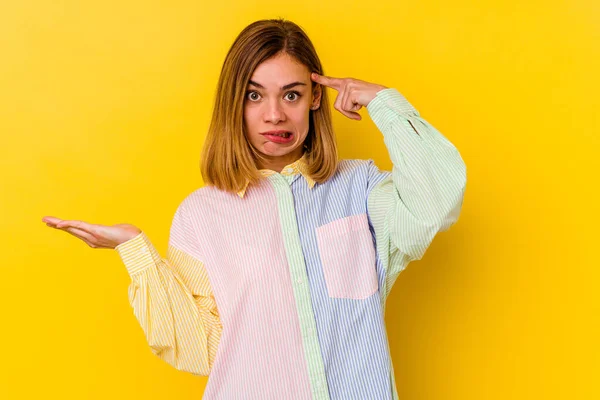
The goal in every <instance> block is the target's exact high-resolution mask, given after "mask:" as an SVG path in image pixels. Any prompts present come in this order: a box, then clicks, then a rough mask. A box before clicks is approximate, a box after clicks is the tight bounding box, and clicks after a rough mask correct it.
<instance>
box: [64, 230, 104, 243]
mask: <svg viewBox="0 0 600 400" xmlns="http://www.w3.org/2000/svg"><path fill="white" fill-rule="evenodd" d="M62 229H63V230H64V231H66V232H68V233H70V234H71V235H73V236H75V237H76V238H79V239H81V240H83V241H84V242H85V243H86V244H87V245H88V246H90V247H97V246H98V245H97V243H96V238H95V237H94V236H92V235H91V234H89V233H88V232H86V231H84V230H82V229H78V228H73V227H67V228H62Z"/></svg>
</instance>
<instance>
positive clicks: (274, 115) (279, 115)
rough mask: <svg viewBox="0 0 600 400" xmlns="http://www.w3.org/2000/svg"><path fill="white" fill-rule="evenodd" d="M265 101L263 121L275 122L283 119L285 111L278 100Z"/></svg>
mask: <svg viewBox="0 0 600 400" xmlns="http://www.w3.org/2000/svg"><path fill="white" fill-rule="evenodd" d="M265 103H266V105H265V110H264V114H263V118H264V121H265V122H271V123H273V124H277V123H278V122H279V121H282V120H285V112H284V110H283V106H282V104H281V103H280V102H279V101H277V100H274V101H269V102H265Z"/></svg>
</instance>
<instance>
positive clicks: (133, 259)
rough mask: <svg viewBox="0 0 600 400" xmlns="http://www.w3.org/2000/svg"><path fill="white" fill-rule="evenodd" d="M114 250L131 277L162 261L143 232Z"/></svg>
mask: <svg viewBox="0 0 600 400" xmlns="http://www.w3.org/2000/svg"><path fill="white" fill-rule="evenodd" d="M115 250H116V251H117V253H118V254H119V256H120V257H121V260H122V261H123V263H124V264H125V268H126V269H127V272H128V273H129V276H131V277H133V276H134V275H135V274H137V273H139V272H141V271H143V270H145V269H146V268H148V267H150V266H153V265H155V264H157V263H159V262H161V261H162V258H161V256H160V254H159V253H158V251H157V250H156V248H155V247H154V245H153V244H152V242H150V239H148V237H147V236H146V234H145V233H144V232H143V231H142V232H140V233H139V234H138V235H137V236H136V237H134V238H132V239H129V240H128V241H126V242H123V243H121V244H120V245H118V246H117V247H115Z"/></svg>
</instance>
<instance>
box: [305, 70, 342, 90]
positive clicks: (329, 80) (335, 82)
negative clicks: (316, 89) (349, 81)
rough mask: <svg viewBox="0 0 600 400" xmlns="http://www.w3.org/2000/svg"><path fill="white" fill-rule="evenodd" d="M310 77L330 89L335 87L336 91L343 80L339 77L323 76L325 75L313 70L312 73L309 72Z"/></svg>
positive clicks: (340, 86)
mask: <svg viewBox="0 0 600 400" xmlns="http://www.w3.org/2000/svg"><path fill="white" fill-rule="evenodd" d="M310 78H311V79H312V80H313V81H315V82H317V83H320V84H321V85H324V86H327V87H330V88H332V89H335V90H337V91H339V90H340V89H341V88H342V86H343V80H342V79H340V78H333V77H330V76H325V75H319V74H317V73H315V72H313V73H312V74H310Z"/></svg>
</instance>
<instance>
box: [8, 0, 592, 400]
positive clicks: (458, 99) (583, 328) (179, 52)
mask: <svg viewBox="0 0 600 400" xmlns="http://www.w3.org/2000/svg"><path fill="white" fill-rule="evenodd" d="M599 4H600V3H598V2H596V1H591V0H590V1H556V0H555V1H552V0H546V1H529V2H521V1H519V2H517V1H512V2H510V1H509V2H507V1H502V0H496V1H494V2H481V1H475V0H471V1H464V0H462V1H461V0H459V1H453V2H448V1H441V0H438V1H410V2H408V1H406V2H402V1H398V0H386V1H382V0H380V1H375V2H372V1H368V2H365V1H359V2H353V3H351V2H348V1H327V2H325V1H312V0H305V1H302V2H295V3H294V4H289V3H288V2H281V1H263V2H260V3H259V4H255V3H254V2H249V1H235V2H231V1H217V2H210V3H203V2H200V1H191V0H189V1H177V0H173V1H169V2H167V1H137V0H136V1H123V0H120V1H114V0H104V1H75V0H70V1H67V0H65V1H50V0H45V1H42V0H38V1H24V0H23V1H3V2H2V5H1V6H0V50H1V51H0V57H1V61H0V132H1V135H2V136H1V138H2V142H1V146H0V152H1V153H0V171H1V174H2V176H1V182H2V183H1V187H2V193H1V196H0V211H1V214H2V224H1V230H0V235H1V237H0V240H1V243H2V250H3V251H2V255H3V261H2V263H1V279H0V304H1V307H2V308H1V315H2V318H3V320H2V328H1V329H0V332H1V333H0V343H2V350H3V354H2V370H1V371H0V376H1V381H0V397H1V398H3V399H35V398H62V399H106V398H110V399H132V398H134V399H142V398H144V399H165V398H170V399H199V398H201V394H202V392H203V388H204V385H205V383H206V378H204V377H194V376H192V375H190V374H187V373H184V372H179V371H177V370H175V369H174V368H172V367H171V366H170V365H168V364H166V363H164V362H163V361H161V360H159V359H158V358H156V357H155V356H153V355H152V354H151V352H150V349H149V348H148V347H147V345H146V342H145V338H144V336H143V333H142V331H141V329H140V327H139V325H138V323H137V321H136V320H135V317H134V315H133V313H132V310H131V308H130V306H129V303H128V298H127V287H128V285H129V282H130V280H129V277H128V275H127V273H126V271H125V269H124V266H123V265H122V264H121V262H120V259H119V258H118V255H117V253H116V252H115V251H111V250H99V249H92V248H89V247H88V246H87V245H86V244H85V243H84V242H82V241H79V240H78V239H76V238H75V237H73V236H71V235H69V234H68V233H66V232H62V231H57V230H53V229H51V228H48V227H46V225H45V224H44V223H42V222H41V218H42V217H43V216H44V215H53V216H57V217H60V218H64V219H81V220H84V221H87V222H93V223H101V224H115V223H120V222H128V223H133V224H135V225H137V226H139V227H141V228H142V229H144V230H145V231H146V232H147V233H148V235H149V236H150V237H151V238H152V240H153V242H154V244H155V245H156V247H157V248H158V249H159V251H161V253H162V254H163V255H164V254H165V251H166V243H167V239H168V229H169V226H170V222H171V218H172V216H173V213H174V211H175V207H176V206H177V205H178V204H179V202H180V201H181V200H182V199H183V197H184V196H186V195H187V194H188V193H190V192H191V191H192V190H194V189H195V188H197V187H200V186H202V185H203V183H202V181H201V178H200V172H199V167H198V162H199V153H200V148H201V144H202V143H203V140H204V137H205V132H206V129H207V127H208V122H209V117H210V113H211V108H212V100H213V96H214V91H215V87H216V82H217V78H218V74H219V72H220V68H221V65H222V62H223V60H224V57H225V54H226V52H227V50H228V49H229V46H230V45H231V43H232V42H233V40H234V38H235V36H236V35H237V34H238V33H239V32H240V31H241V29H243V28H244V27H245V26H246V25H247V24H249V23H251V22H253V21H254V20H257V19H263V18H273V17H278V16H282V17H285V18H288V19H290V20H292V21H294V22H296V23H298V24H299V25H301V26H302V27H303V28H304V29H305V30H306V31H307V33H308V35H309V36H310V38H311V39H312V40H313V42H314V44H315V46H316V48H317V51H318V53H319V55H320V57H321V60H322V62H323V65H324V68H325V73H326V74H328V75H331V76H336V77H354V78H358V79H363V80H366V81H370V82H375V83H380V84H383V85H386V86H389V87H395V88H397V89H398V90H399V91H400V92H401V93H403V94H404V95H405V96H406V97H407V98H408V99H409V101H410V102H411V103H412V104H413V105H415V106H416V107H417V109H418V110H419V111H420V113H421V115H422V116H423V117H424V118H425V119H427V120H428V121H429V122H430V123H431V124H433V125H434V126H435V127H436V128H438V129H439V130H440V131H441V132H442V133H443V134H444V135H445V136H446V137H447V138H449V139H450V140H451V141H452V142H453V143H454V144H455V145H456V146H457V147H458V149H459V150H460V152H461V154H462V156H463V158H464V160H465V162H466V164H467V173H468V183H467V191H466V197H465V201H464V206H463V211H462V214H461V217H460V219H459V222H458V223H457V224H456V225H455V226H454V227H453V228H452V229H451V230H450V231H448V232H446V233H443V234H440V235H439V236H438V237H437V238H436V240H435V241H434V243H433V244H432V245H431V247H430V248H429V250H428V252H427V254H426V255H425V257H424V258H423V260H421V261H418V262H415V263H413V264H411V265H410V266H409V268H408V269H407V270H406V271H404V272H403V273H402V275H401V276H400V278H399V280H398V281H397V283H396V285H395V287H394V290H393V291H392V294H391V297H390V298H389V303H388V315H387V317H386V321H387V324H388V332H389V335H390V345H391V349H392V357H393V360H394V364H395V368H396V379H397V384H398V391H399V394H400V397H401V399H402V400H430V399H431V400H433V399H460V400H466V399H597V398H600V388H599V386H598V383H597V381H598V379H599V377H600V373H599V372H600V365H599V364H600V352H599V346H598V343H597V342H598V339H599V333H600V332H599V325H600V324H599V312H600V301H599V299H598V291H599V285H598V283H599V279H598V277H599V272H598V267H599V262H598V260H597V259H596V254H595V250H596V248H597V246H598V245H597V243H596V240H595V239H597V238H598V236H599V235H598V225H599V223H600V219H599V217H598V215H599V213H598V205H599V204H600V201H599V199H598V195H597V193H598V190H597V186H598V184H599V182H600V180H599V179H598V172H600V165H599V158H600V151H599V144H600V139H599V133H600V132H599V127H600V124H599V123H598V105H599V102H598V95H599V93H600V91H599V89H600V85H599V82H598V71H600V62H599V60H600V51H599V50H600V6H599ZM330 93H331V95H332V98H331V101H332V102H333V100H334V99H335V93H334V92H330ZM361 113H362V115H363V120H362V121H360V122H357V121H352V120H349V119H347V118H345V117H344V116H342V115H341V114H340V113H338V112H335V120H334V124H335V128H336V132H337V135H338V142H339V145H340V153H341V156H342V157H343V158H365V159H366V158H373V159H375V160H376V162H377V163H378V164H379V165H380V167H382V168H384V169H389V168H391V163H390V161H389V157H388V155H387V151H386V149H385V146H384V143H383V140H382V137H381V136H380V134H379V132H378V131H377V129H376V127H375V125H374V124H373V123H372V121H371V120H370V118H369V117H368V113H367V112H366V110H365V109H363V110H362V111H361Z"/></svg>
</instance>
